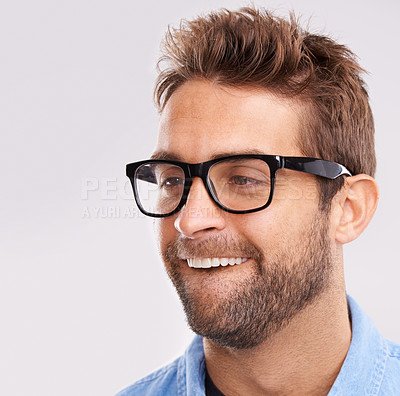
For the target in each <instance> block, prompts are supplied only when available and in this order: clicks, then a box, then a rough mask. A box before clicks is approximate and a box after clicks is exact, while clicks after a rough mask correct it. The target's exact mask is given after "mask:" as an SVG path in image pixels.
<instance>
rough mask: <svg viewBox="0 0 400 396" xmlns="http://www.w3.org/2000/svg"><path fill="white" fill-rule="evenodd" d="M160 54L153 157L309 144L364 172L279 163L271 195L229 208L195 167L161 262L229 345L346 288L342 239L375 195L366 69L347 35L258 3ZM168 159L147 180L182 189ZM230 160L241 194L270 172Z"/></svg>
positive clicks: (164, 240)
mask: <svg viewBox="0 0 400 396" xmlns="http://www.w3.org/2000/svg"><path fill="white" fill-rule="evenodd" d="M164 61H167V65H168V66H167V68H166V69H163V70H162V71H161V72H160V77H159V80H158V84H157V87H156V92H155V96H156V99H157V103H158V105H159V109H160V112H161V120H160V130H159V137H158V143H157V147H156V151H155V153H154V157H155V158H162V159H168V160H176V161H182V162H186V163H190V164H197V163H201V162H205V161H209V160H210V159H213V158H219V157H222V156H227V155H236V154H249V153H250V154H257V153H262V154H273V155H281V156H290V157H294V156H298V157H304V156H308V157H319V158H322V159H325V160H330V161H335V162H339V163H341V164H343V165H345V166H346V167H347V168H348V169H350V171H351V172H352V173H353V174H355V175H356V176H354V177H351V178H348V179H347V181H346V182H345V181H344V176H340V177H339V178H337V179H335V180H333V181H328V180H325V179H323V180H322V178H321V180H319V179H318V178H317V177H316V176H314V175H311V174H306V173H302V172H296V171H293V170H289V169H279V170H278V171H277V175H276V181H275V192H274V198H273V200H272V202H271V204H270V206H268V208H266V209H264V210H261V211H258V212H255V213H248V214H234V213H228V212H226V211H224V210H222V209H221V208H220V207H218V206H217V205H216V204H215V201H214V200H213V199H212V193H210V192H209V193H207V192H206V189H205V185H204V180H201V179H200V178H199V177H194V178H193V180H192V184H191V187H190V191H189V193H188V197H187V200H186V203H185V205H184V206H183V207H182V208H181V209H180V210H179V211H178V212H177V213H174V214H172V215H171V216H168V217H165V218H162V219H159V220H157V223H156V226H157V230H158V234H159V241H160V250H161V253H162V256H163V258H164V262H165V265H166V269H167V272H168V274H169V276H170V277H171V279H172V281H173V283H174V284H175V286H176V288H177V290H178V293H179V296H180V298H181V300H182V302H183V305H184V308H185V311H186V314H187V317H188V321H189V324H190V326H191V327H192V328H193V330H194V331H196V332H197V333H199V334H201V335H203V336H205V337H206V338H208V339H210V340H212V341H214V342H216V343H219V344H222V345H226V346H229V347H232V348H250V347H254V346H256V345H259V344H260V343H261V342H263V341H265V340H266V339H268V338H269V337H271V336H272V335H273V334H275V333H276V332H277V331H279V330H280V329H281V328H283V327H284V326H286V325H287V324H288V323H290V322H291V320H292V319H293V318H294V317H296V314H298V313H299V312H301V311H303V310H304V309H306V308H307V307H309V306H310V305H311V304H312V303H313V302H315V301H317V300H318V299H319V298H322V296H325V298H326V296H327V295H328V296H330V297H329V298H327V301H330V300H331V299H332V297H333V296H338V294H340V293H342V294H343V293H344V281H343V271H342V256H341V255H342V251H341V245H342V243H345V242H348V241H350V240H352V239H354V238H355V237H357V236H358V235H359V234H360V233H361V232H362V230H363V229H364V228H365V227H366V225H367V224H368V221H369V219H370V218H371V216H372V214H373V212H374V209H375V206H376V201H377V190H376V187H375V184H374V182H373V179H372V178H371V177H370V176H372V175H373V173H374V171H375V156H374V148H373V121H372V116H371V112H370V108H369V105H368V98H367V94H366V91H365V89H364V87H363V82H362V80H361V79H360V77H359V73H360V72H361V68H360V67H359V66H358V65H357V63H356V62H355V60H354V57H353V55H352V54H351V52H350V51H348V50H347V49H346V48H345V47H342V46H340V45H338V44H336V43H334V42H333V41H331V40H330V39H328V38H326V37H321V36H313V35H310V34H307V33H305V32H303V31H301V30H300V28H299V27H298V26H297V25H296V23H295V21H294V18H292V20H291V22H286V21H284V20H281V19H278V18H276V17H273V16H271V15H270V14H268V13H266V12H258V11H255V10H253V9H245V10H242V11H241V12H229V11H222V12H220V13H217V14H210V15H209V16H207V17H204V18H199V19H197V20H195V21H192V22H187V23H182V25H181V27H180V29H178V30H175V31H172V32H170V33H169V34H168V35H167V40H166V42H165V47H164ZM168 172H169V169H167V171H166V176H165V177H164V175H160V174H158V175H152V176H150V179H149V180H152V179H151V178H152V177H154V178H158V179H160V180H161V179H162V180H163V182H162V183H164V182H165V184H162V188H163V189H164V190H165V191H168V194H171V193H172V194H173V193H174V192H175V191H178V190H177V189H178V188H179V184H180V180H179V178H178V177H176V173H174V172H172V173H171V175H172V177H169V176H168ZM229 172H232V174H231V175H230V176H229V177H228V176H224V177H225V179H223V180H224V182H225V186H226V187H229V188H230V186H231V185H232V184H234V186H235V189H234V190H232V191H234V192H235V194H236V193H237V191H238V189H241V190H242V189H245V190H246V193H245V194H243V195H244V196H248V197H254V196H255V194H258V191H262V188H261V187H262V184H263V183H264V184H265V185H266V184H267V181H266V179H267V178H268V176H265V174H264V175H263V176H262V177H264V179H262V177H261V179H259V178H258V177H257V175H256V174H254V173H251V172H258V170H257V169H256V170H254V169H253V167H251V166H248V167H247V165H246V167H245V169H244V167H243V166H242V165H240V166H239V165H237V164H236V163H233V166H230V167H229ZM260 173H263V172H262V171H260ZM363 173H367V174H369V175H370V176H368V175H365V174H363ZM243 174H246V175H247V176H246V177H242V176H243ZM249 175H250V176H249ZM209 176H210V174H209ZM146 177H148V176H146ZM210 178H211V179H212V176H210ZM260 180H261V181H260ZM263 180H264V181H263ZM205 182H207V180H206V181H205ZM213 188H214V186H213V180H211V182H210V185H209V190H210V189H211V190H212V189H213ZM215 189H216V190H217V193H216V194H217V195H218V187H215ZM210 194H211V195H210ZM162 204H164V202H162ZM238 263H239V264H238ZM193 265H194V266H195V267H207V266H210V265H212V267H211V268H193ZM214 266H215V267H214Z"/></svg>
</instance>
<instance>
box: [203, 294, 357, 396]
mask: <svg viewBox="0 0 400 396" xmlns="http://www.w3.org/2000/svg"><path fill="white" fill-rule="evenodd" d="M350 341H351V324H350V321H349V317H348V310H347V300H346V294H345V291H344V287H342V288H340V290H339V289H338V288H336V289H335V290H330V291H328V292H327V293H325V294H324V295H323V296H321V298H319V299H318V301H316V302H314V303H313V304H311V305H310V306H308V307H307V308H306V309H304V310H303V311H301V312H299V313H298V314H297V315H296V317H295V318H293V319H292V321H291V322H290V324H289V325H288V326H286V327H285V328H283V329H281V330H280V331H279V332H278V333H276V334H274V335H273V336H272V337H270V338H269V339H268V340H266V341H265V342H264V343H262V344H261V345H258V346H257V347H255V348H252V349H247V350H234V349H230V348H227V347H222V346H220V345H217V344H215V343H214V342H212V341H210V340H208V339H204V351H205V358H206V365H207V370H208V372H209V375H210V377H211V378H212V380H213V382H214V383H215V385H216V386H217V387H218V388H219V389H220V390H221V392H222V393H224V394H225V395H227V396H234V395H248V396H256V395H264V396H265V395H267V396H269V395H279V396H283V395H294V394H295V395H296V396H299V395H307V396H312V395H324V394H325V395H326V394H328V393H329V390H330V388H331V387H332V384H333V382H334V381H335V379H336V377H337V375H338V374H339V371H340V368H341V366H342V364H343V361H344V359H345V357H346V354H347V351H348V349H349V346H350Z"/></svg>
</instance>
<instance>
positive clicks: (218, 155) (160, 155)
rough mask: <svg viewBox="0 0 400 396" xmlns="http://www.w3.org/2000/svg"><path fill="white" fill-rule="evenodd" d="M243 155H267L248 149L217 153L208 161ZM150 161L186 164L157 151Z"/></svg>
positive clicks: (178, 156) (171, 155) (175, 156)
mask: <svg viewBox="0 0 400 396" xmlns="http://www.w3.org/2000/svg"><path fill="white" fill-rule="evenodd" d="M241 154H255V155H266V153H265V152H263V151H261V150H258V149H251V150H249V149H246V150H240V151H236V150H235V151H225V152H217V153H214V154H212V155H211V156H210V158H208V159H207V161H209V160H214V159H218V158H222V157H229V156H232V155H241ZM150 159H162V160H167V161H180V162H185V161H184V160H183V158H182V157H181V156H180V155H177V154H174V153H170V152H168V151H156V152H154V153H153V155H152V156H151V157H150Z"/></svg>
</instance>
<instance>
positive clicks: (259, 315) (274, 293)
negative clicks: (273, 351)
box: [163, 213, 334, 349]
mask: <svg viewBox="0 0 400 396" xmlns="http://www.w3.org/2000/svg"><path fill="white" fill-rule="evenodd" d="M285 242H286V243H282V246H285V248H282V249H281V250H280V251H279V252H277V253H275V254H270V253H269V256H268V259H266V258H265V255H264V254H263V251H262V249H260V248H259V247H257V246H255V245H254V244H252V243H250V242H248V241H244V240H232V239H228V238H227V237H226V236H225V237H221V236H217V237H212V238H210V239H208V240H206V241H202V242H200V243H198V242H197V243H196V241H194V240H182V239H177V240H176V241H173V242H171V243H169V245H168V246H167V248H166V249H165V251H164V253H163V259H164V262H165V264H166V268H167V272H168V275H169V277H170V279H171V280H172V283H173V284H174V286H175V288H176V290H177V292H178V295H179V298H180V300H181V302H182V305H183V308H184V310H185V313H186V318H187V322H188V324H189V326H190V327H191V329H192V330H193V331H194V332H195V333H197V334H199V335H201V336H203V337H205V338H208V339H210V340H211V341H213V342H215V343H217V344H219V345H222V346H226V347H229V348H233V349H249V348H254V347H256V346H258V345H260V344H261V343H263V342H265V341H267V340H268V339H269V338H270V337H271V336H272V335H274V334H276V333H277V332H278V331H279V330H281V329H282V328H284V327H285V326H287V325H288V324H289V323H290V321H291V320H292V319H293V318H294V317H295V316H296V314H298V313H299V312H300V311H302V310H304V308H306V307H307V306H309V305H310V304H312V303H313V302H314V301H315V300H316V299H317V297H318V296H320V295H321V294H322V293H323V292H324V291H325V290H327V288H328V287H329V281H330V275H331V273H332V270H333V266H334V264H333V259H332V257H333V255H332V252H331V247H330V244H329V239H328V220H327V218H326V217H325V216H323V213H319V214H318V215H316V216H315V218H314V220H313V221H312V224H311V227H310V228H309V232H308V233H305V234H304V233H303V236H302V237H301V238H300V240H298V242H297V243H296V244H293V243H290V241H289V242H288V241H285ZM270 250H271V249H269V251H270ZM182 257H249V258H251V259H252V260H254V263H255V265H253V267H252V270H251V274H250V276H246V277H245V278H243V279H235V280H234V281H230V282H229V285H227V284H226V283H225V284H224V282H223V281H222V282H221V284H220V286H221V288H222V289H224V290H222V291H224V292H225V293H224V295H223V298H219V297H218V296H219V294H220V293H218V292H217V290H216V293H215V295H214V296H207V295H204V294H205V292H204V290H202V288H201V287H200V288H196V287H191V285H190V282H189V280H188V279H187V278H186V276H183V274H182V272H181V270H180V265H182V264H181V263H182V260H181V258H182ZM241 265H246V263H243V264H240V265H239V267H240V266H241ZM239 267H238V268H230V269H229V271H232V270H233V271H235V270H237V271H240V268H239ZM210 270H211V271H219V270H220V268H215V269H210ZM196 271H209V270H208V269H206V270H205V269H196ZM220 276H221V278H223V276H224V273H223V272H222V273H221V274H220ZM205 277H206V278H207V276H206V274H205ZM205 281H207V279H205Z"/></svg>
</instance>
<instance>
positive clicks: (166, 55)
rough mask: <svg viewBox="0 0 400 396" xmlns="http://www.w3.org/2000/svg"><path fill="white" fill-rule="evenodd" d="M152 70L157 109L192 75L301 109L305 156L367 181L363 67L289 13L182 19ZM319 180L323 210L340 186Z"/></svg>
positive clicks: (371, 153) (369, 130) (369, 148)
mask: <svg viewBox="0 0 400 396" xmlns="http://www.w3.org/2000/svg"><path fill="white" fill-rule="evenodd" d="M158 70H159V76H158V79H157V83H156V87H155V91H154V97H155V101H156V104H157V106H158V108H159V110H160V111H162V110H163V108H164V106H165V104H166V103H167V101H168V99H169V98H170V97H171V95H172V94H173V93H174V92H175V90H176V89H177V88H179V87H180V86H181V85H182V84H184V83H185V82H186V81H189V80H193V79H196V78H203V79H208V80H211V81H214V82H216V83H219V84H222V85H227V86H235V87H256V88H261V89H265V90H268V91H269V92H272V93H275V94H277V95H280V96H283V97H285V98H288V99H290V100H295V101H296V102H298V103H300V104H301V105H303V106H302V108H303V109H304V111H302V115H301V118H302V125H303V126H302V128H301V131H300V133H299V137H298V144H299V147H300V149H301V150H302V152H303V153H304V155H306V156H310V157H319V158H323V159H326V160H330V161H335V162H339V163H341V164H343V165H345V166H346V167H347V168H348V169H349V170H350V171H351V172H352V173H353V174H358V173H366V174H369V175H371V176H374V173H375V168H376V159H375V149H374V122H373V117H372V113H371V109H370V107H369V103H368V93H367V91H366V88H365V83H364V81H363V80H362V78H361V77H360V75H361V73H362V72H364V70H363V69H362V68H361V67H360V65H359V64H358V63H357V60H356V57H355V55H354V54H353V53H352V52H351V51H350V50H349V49H348V48H347V47H346V46H344V45H340V44H338V43H336V42H335V41H333V40H332V39H330V38H329V37H327V36H323V35H316V34H311V33H309V32H307V31H305V30H303V29H302V28H301V27H300V26H299V24H298V22H297V20H296V18H295V17H294V15H293V14H291V15H290V19H289V20H285V19H282V18H279V17H277V16H274V15H272V14H271V13H270V12H268V11H266V10H264V9H255V8H241V9H240V10H239V11H229V10H226V9H223V10H220V11H218V12H212V13H210V14H208V15H206V16H202V17H198V18H197V19H195V20H193V21H185V20H183V21H182V22H181V24H180V26H179V28H177V29H171V28H170V29H169V30H168V32H167V34H166V37H165V40H164V41H163V56H162V57H161V58H160V61H159V63H158ZM272 154H276V153H272ZM319 181H320V187H321V189H320V190H321V206H322V208H328V207H329V206H330V202H331V200H332V198H333V196H334V195H335V194H336V192H337V191H338V190H339V189H340V188H341V187H342V186H343V183H344V181H343V178H339V179H337V180H334V181H327V180H319Z"/></svg>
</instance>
